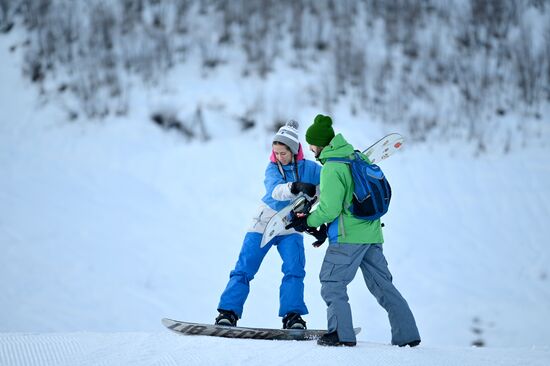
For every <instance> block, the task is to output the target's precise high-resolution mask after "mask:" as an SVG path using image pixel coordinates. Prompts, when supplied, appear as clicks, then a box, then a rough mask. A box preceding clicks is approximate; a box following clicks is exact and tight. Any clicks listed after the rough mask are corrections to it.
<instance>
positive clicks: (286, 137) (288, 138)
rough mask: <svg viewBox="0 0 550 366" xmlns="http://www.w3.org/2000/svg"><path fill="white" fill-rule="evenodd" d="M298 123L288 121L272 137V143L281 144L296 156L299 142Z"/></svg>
mask: <svg viewBox="0 0 550 366" xmlns="http://www.w3.org/2000/svg"><path fill="white" fill-rule="evenodd" d="M298 126H299V124H298V122H296V121H295V120H292V119H291V120H289V121H288V122H287V123H286V124H285V125H284V126H283V127H281V128H279V131H278V132H277V134H276V135H275V137H273V142H281V143H283V144H285V145H286V146H288V148H289V149H290V151H292V154H293V155H298V151H299V150H300V140H299V139H298Z"/></svg>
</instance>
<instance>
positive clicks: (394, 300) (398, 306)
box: [319, 244, 420, 345]
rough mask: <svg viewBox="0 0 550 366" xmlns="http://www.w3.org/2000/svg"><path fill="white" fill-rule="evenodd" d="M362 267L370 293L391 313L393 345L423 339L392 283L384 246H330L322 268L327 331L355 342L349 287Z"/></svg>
mask: <svg viewBox="0 0 550 366" xmlns="http://www.w3.org/2000/svg"><path fill="white" fill-rule="evenodd" d="M358 268H361V271H362V272H363V278H364V279H365V282H366V284H367V287H368V289H369V291H370V292H371V293H372V294H373V295H374V297H376V300H377V301H378V303H379V304H380V305H381V306H382V307H383V308H384V309H385V310H386V311H387V312H388V318H389V321H390V326H391V335H392V340H391V343H392V344H394V345H402V344H407V343H408V342H411V341H414V340H420V335H419V333H418V329H417V327H416V322H415V320H414V316H413V314H412V312H411V309H410V308H409V305H408V304H407V301H405V299H404V298H403V296H401V294H400V293H399V291H398V290H397V289H396V288H395V286H394V285H393V283H392V275H391V273H390V271H389V270H388V262H386V258H385V257H384V253H383V252H382V245H381V244H330V245H329V247H328V249H327V251H326V254H325V259H324V261H323V265H322V267H321V273H320V274H319V279H320V280H321V296H322V297H323V300H325V302H326V304H327V306H328V309H327V319H328V328H327V329H328V331H329V332H334V331H337V332H338V339H339V340H340V341H341V342H354V341H355V340H356V339H355V333H354V332H353V323H352V316H351V308H350V305H349V303H348V300H349V298H348V294H347V286H348V284H349V283H350V282H351V281H352V280H353V278H354V277H355V274H356V273H357V269H358Z"/></svg>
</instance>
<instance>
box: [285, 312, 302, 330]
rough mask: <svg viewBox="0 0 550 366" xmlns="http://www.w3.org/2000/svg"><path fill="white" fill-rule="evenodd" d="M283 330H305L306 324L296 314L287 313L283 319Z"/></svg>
mask: <svg viewBox="0 0 550 366" xmlns="http://www.w3.org/2000/svg"><path fill="white" fill-rule="evenodd" d="M283 329H307V328H306V322H305V320H304V319H302V317H301V316H300V314H298V313H288V314H286V315H285V316H284V318H283Z"/></svg>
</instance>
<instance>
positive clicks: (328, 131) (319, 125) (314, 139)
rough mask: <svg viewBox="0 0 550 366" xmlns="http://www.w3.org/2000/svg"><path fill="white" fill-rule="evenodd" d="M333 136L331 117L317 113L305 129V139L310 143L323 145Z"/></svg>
mask: <svg viewBox="0 0 550 366" xmlns="http://www.w3.org/2000/svg"><path fill="white" fill-rule="evenodd" d="M333 138H334V130H333V129H332V119H331V118H330V117H329V116H323V115H322V114H318V115H317V116H316V117H315V119H314V120H313V124H312V125H311V126H309V128H308V129H307V131H306V141H307V143H308V144H310V145H315V146H320V147H325V146H327V145H328V144H329V143H330V141H331V140H332V139H333Z"/></svg>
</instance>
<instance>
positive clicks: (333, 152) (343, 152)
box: [317, 133, 354, 164]
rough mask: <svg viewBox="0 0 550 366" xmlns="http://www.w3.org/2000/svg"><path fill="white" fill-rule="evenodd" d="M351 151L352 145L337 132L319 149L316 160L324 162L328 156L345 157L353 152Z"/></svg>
mask: <svg viewBox="0 0 550 366" xmlns="http://www.w3.org/2000/svg"><path fill="white" fill-rule="evenodd" d="M353 152H354V149H353V146H351V144H350V143H348V142H347V141H346V139H345V138H344V136H342V134H340V133H339V134H337V135H336V136H334V138H333V139H332V140H331V141H330V143H329V144H328V145H327V146H326V147H325V148H324V149H323V151H321V154H320V155H319V158H318V159H317V160H319V161H320V162H321V163H322V164H324V163H325V162H326V160H327V159H328V158H345V157H348V156H350V155H351V154H353Z"/></svg>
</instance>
